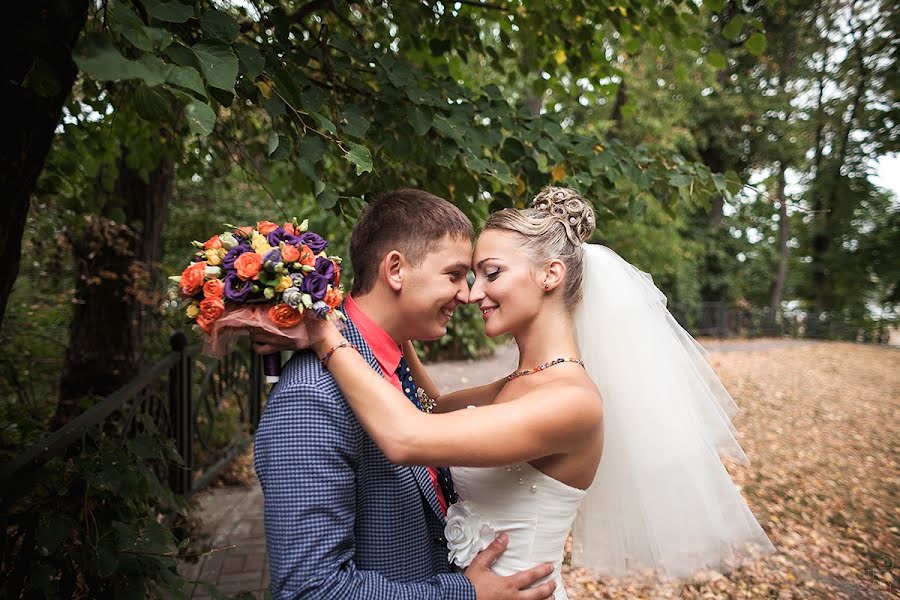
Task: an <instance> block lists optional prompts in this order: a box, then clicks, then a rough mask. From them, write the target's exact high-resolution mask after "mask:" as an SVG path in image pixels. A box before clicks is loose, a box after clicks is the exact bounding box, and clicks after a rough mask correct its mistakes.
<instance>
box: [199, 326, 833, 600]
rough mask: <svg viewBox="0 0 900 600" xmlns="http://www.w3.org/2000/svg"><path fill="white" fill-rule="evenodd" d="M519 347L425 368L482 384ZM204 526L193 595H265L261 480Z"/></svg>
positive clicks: (228, 491)
mask: <svg viewBox="0 0 900 600" xmlns="http://www.w3.org/2000/svg"><path fill="white" fill-rule="evenodd" d="M701 342H702V343H703V345H704V346H705V347H706V348H707V349H709V350H710V352H713V353H716V352H747V351H757V350H769V349H773V348H783V347H790V346H799V345H805V344H814V343H816V342H808V341H801V340H779V339H766V340H756V341H753V340H736V341H718V340H701ZM517 358H518V352H517V350H516V347H515V345H514V344H507V345H503V346H501V347H499V348H497V352H496V353H495V355H494V356H493V357H491V358H487V359H483V360H478V361H472V360H462V361H447V362H441V363H433V364H431V365H429V367H428V372H429V374H430V375H431V377H432V379H434V381H435V383H436V384H437V385H438V387H439V388H441V389H444V390H453V389H458V388H460V387H463V386H473V385H482V384H484V383H488V382H491V381H494V380H496V379H497V378H499V377H500V376H501V375H505V374H507V373H510V372H511V371H513V370H515V368H516V363H517ZM199 502H200V509H201V513H200V514H201V518H202V520H203V531H204V533H203V534H202V535H201V538H200V540H199V541H200V542H201V544H203V545H204V546H206V547H208V548H211V549H212V553H211V554H208V555H205V556H202V557H201V558H200V559H199V560H198V561H197V562H195V563H188V564H184V565H183V566H182V571H183V573H184V574H185V576H186V577H187V579H188V580H189V581H191V587H190V588H189V589H188V590H187V591H188V594H189V595H190V596H191V597H193V598H198V599H202V598H211V597H212V596H211V595H210V594H209V593H208V591H207V590H206V588H205V587H204V586H203V584H202V582H208V583H211V584H214V585H215V586H216V587H217V588H218V589H219V591H220V592H222V593H224V594H229V595H234V594H238V593H241V592H250V593H251V594H252V595H253V596H254V597H256V598H263V597H264V595H265V590H266V589H267V588H268V585H269V572H268V563H267V560H266V547H265V534H264V529H263V498H262V491H261V490H260V487H259V482H254V483H253V485H252V486H251V487H249V488H242V487H225V488H213V489H211V490H209V491H207V492H205V493H203V495H202V496H201V497H200V499H199Z"/></svg>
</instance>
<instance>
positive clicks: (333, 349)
mask: <svg viewBox="0 0 900 600" xmlns="http://www.w3.org/2000/svg"><path fill="white" fill-rule="evenodd" d="M339 348H353V349H354V350H356V351H357V352H359V348H357V347H356V346H355V345H353V344H351V343H350V342H348V341H347V340H344V341H343V342H341V343H340V344H338V345H337V346H332V347H331V348H329V349H328V352H326V353H325V355H324V356H322V358H320V359H319V362H320V363H321V364H322V368H323V369H327V368H328V361H329V360H331V357H332V355H333V354H334V353H335V352H336V351H337V350H338V349H339Z"/></svg>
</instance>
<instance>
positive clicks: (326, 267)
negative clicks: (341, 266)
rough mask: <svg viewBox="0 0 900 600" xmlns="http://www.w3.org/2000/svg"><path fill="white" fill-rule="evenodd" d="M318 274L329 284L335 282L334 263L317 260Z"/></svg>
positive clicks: (320, 258) (326, 259)
mask: <svg viewBox="0 0 900 600" xmlns="http://www.w3.org/2000/svg"><path fill="white" fill-rule="evenodd" d="M315 268H316V271H315V272H316V273H318V274H319V275H321V276H322V277H324V278H325V279H327V280H328V282H329V283H331V282H332V281H334V263H333V262H331V259H328V258H323V257H321V256H320V257H318V258H316V267H315Z"/></svg>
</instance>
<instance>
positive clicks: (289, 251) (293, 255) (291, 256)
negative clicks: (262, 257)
mask: <svg viewBox="0 0 900 600" xmlns="http://www.w3.org/2000/svg"><path fill="white" fill-rule="evenodd" d="M281 258H283V259H284V262H297V260H298V259H299V258H300V251H299V250H297V247H296V246H291V245H290V244H284V245H283V246H282V247H281Z"/></svg>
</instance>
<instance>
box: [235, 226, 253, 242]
mask: <svg viewBox="0 0 900 600" xmlns="http://www.w3.org/2000/svg"><path fill="white" fill-rule="evenodd" d="M234 232H235V233H236V234H238V235H239V236H241V237H243V238H247V239H248V240H249V239H250V236H251V235H253V228H252V227H250V226H249V225H248V226H246V227H238V228H237V229H235V230H234Z"/></svg>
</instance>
